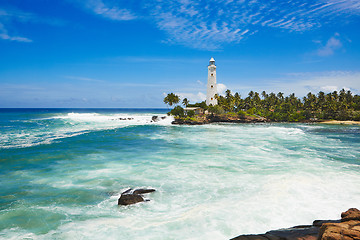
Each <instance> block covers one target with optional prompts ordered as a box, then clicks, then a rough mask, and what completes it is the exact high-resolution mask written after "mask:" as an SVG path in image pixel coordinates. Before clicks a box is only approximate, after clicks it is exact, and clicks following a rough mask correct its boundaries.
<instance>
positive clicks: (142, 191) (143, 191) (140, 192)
mask: <svg viewBox="0 0 360 240" xmlns="http://www.w3.org/2000/svg"><path fill="white" fill-rule="evenodd" d="M151 192H155V189H141V188H140V189H136V190H134V192H133V194H145V193H151Z"/></svg>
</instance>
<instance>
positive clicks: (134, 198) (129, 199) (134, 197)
mask: <svg viewBox="0 0 360 240" xmlns="http://www.w3.org/2000/svg"><path fill="white" fill-rule="evenodd" d="M143 201H144V198H143V197H142V196H141V195H139V194H121V196H120V198H119V200H118V205H131V204H135V203H138V202H143Z"/></svg>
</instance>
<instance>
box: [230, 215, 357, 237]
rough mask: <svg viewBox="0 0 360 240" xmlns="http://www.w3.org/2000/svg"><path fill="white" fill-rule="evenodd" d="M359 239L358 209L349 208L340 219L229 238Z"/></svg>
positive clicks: (316, 221) (317, 221) (318, 221)
mask: <svg viewBox="0 0 360 240" xmlns="http://www.w3.org/2000/svg"><path fill="white" fill-rule="evenodd" d="M300 239H301V240H317V239H318V240H340V239H342V240H360V211H359V210H358V209H356V208H350V209H349V210H348V211H346V212H343V213H342V214H341V220H315V221H314V222H313V224H312V225H303V226H296V227H292V228H286V229H280V230H273V231H269V232H267V233H265V234H257V235H240V236H238V237H235V238H233V239H231V240H300Z"/></svg>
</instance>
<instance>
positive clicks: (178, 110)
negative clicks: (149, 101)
mask: <svg viewBox="0 0 360 240" xmlns="http://www.w3.org/2000/svg"><path fill="white" fill-rule="evenodd" d="M170 115H173V116H175V117H183V116H185V114H184V109H183V108H182V107H180V106H176V107H174V109H172V110H171V111H170Z"/></svg>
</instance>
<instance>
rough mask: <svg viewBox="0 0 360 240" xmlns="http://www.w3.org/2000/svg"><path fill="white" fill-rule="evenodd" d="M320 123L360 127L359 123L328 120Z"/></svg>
mask: <svg viewBox="0 0 360 240" xmlns="http://www.w3.org/2000/svg"><path fill="white" fill-rule="evenodd" d="M320 123H324V124H340V125H360V121H339V120H329V121H321V122H320Z"/></svg>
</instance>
